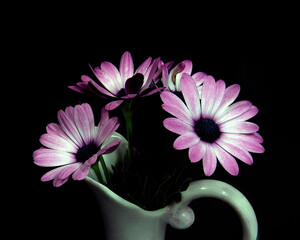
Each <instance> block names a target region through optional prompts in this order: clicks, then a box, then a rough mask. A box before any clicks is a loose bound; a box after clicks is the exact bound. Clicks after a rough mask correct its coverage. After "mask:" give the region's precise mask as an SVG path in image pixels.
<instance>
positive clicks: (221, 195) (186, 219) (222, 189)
mask: <svg viewBox="0 0 300 240" xmlns="http://www.w3.org/2000/svg"><path fill="white" fill-rule="evenodd" d="M204 197H212V198H217V199H220V200H222V201H224V202H226V203H228V204H229V205H230V206H231V207H233V209H234V210H235V211H236V212H237V214H238V216H239V218H240V220H241V222H242V227H243V240H256V239H257V233H258V226H257V219H256V216H255V212H254V210H253V208H252V206H251V204H250V203H249V201H248V200H247V198H246V197H245V196H244V195H243V194H242V193H241V192H240V191H238V190H237V189H236V188H234V187H232V186H231V185H229V184H227V183H224V182H221V181H217V180H199V181H195V182H192V183H191V184H190V186H189V187H188V189H187V190H186V191H184V192H182V200H181V202H180V203H178V204H174V205H173V206H172V207H171V209H170V212H169V213H170V215H169V219H168V223H169V224H170V225H171V226H172V227H173V228H176V229H186V228H188V227H190V226H191V225H192V224H193V222H194V220H195V216H194V212H193V210H192V209H191V208H190V207H189V206H188V205H189V204H190V202H192V201H193V200H196V199H199V198H204Z"/></svg>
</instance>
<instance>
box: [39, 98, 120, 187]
mask: <svg viewBox="0 0 300 240" xmlns="http://www.w3.org/2000/svg"><path fill="white" fill-rule="evenodd" d="M57 116H58V121H59V124H56V123H50V124H48V125H47V127H46V130H47V133H46V134H43V135H42V136H41V138H40V142H41V144H42V145H43V146H44V147H42V148H40V149H38V150H36V151H35V152H34V153H33V158H34V163H35V164H36V165H38V166H42V167H57V168H54V169H52V170H51V171H49V172H47V173H46V174H44V175H43V176H42V178H41V180H42V181H50V180H54V181H53V185H54V186H55V187H59V186H61V185H62V184H64V183H65V182H66V181H67V180H68V179H69V178H70V177H71V176H72V178H73V179H74V180H82V179H84V178H85V177H86V176H87V175H88V173H89V170H90V167H91V165H93V164H94V163H95V162H96V161H97V158H98V157H99V156H100V155H102V154H108V153H111V152H113V151H114V150H115V149H117V147H118V146H119V144H120V142H121V140H119V139H117V140H114V141H112V142H111V143H108V144H106V142H107V140H108V139H109V138H110V137H111V136H112V134H113V133H114V132H115V131H116V129H117V128H118V127H119V122H118V119H117V118H116V117H113V118H109V116H108V112H107V111H106V110H105V109H102V114H101V120H100V122H99V125H98V127H95V125H94V115H93V111H92V109H91V107H90V105H89V104H87V103H85V104H82V105H77V106H75V107H67V108H66V110H65V111H62V110H60V111H59V112H58V114H57ZM105 144H106V145H105ZM103 146H104V147H103Z"/></svg>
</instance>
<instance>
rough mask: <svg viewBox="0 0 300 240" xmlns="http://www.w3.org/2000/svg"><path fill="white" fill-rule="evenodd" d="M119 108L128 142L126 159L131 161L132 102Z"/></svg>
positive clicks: (125, 103)
mask: <svg viewBox="0 0 300 240" xmlns="http://www.w3.org/2000/svg"><path fill="white" fill-rule="evenodd" d="M121 108H122V113H123V116H124V118H125V122H126V131H127V141H128V149H127V157H128V160H129V161H131V160H132V153H133V133H132V115H133V100H130V101H128V102H124V103H123V105H122V107H121Z"/></svg>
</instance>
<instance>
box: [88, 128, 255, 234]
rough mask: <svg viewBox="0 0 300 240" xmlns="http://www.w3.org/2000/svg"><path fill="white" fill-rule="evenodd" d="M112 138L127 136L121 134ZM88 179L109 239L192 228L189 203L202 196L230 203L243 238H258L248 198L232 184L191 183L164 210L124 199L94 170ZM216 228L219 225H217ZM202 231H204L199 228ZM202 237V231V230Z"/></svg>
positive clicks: (123, 147) (110, 159) (121, 149)
mask: <svg viewBox="0 0 300 240" xmlns="http://www.w3.org/2000/svg"><path fill="white" fill-rule="evenodd" d="M113 137H117V138H122V141H123V142H126V140H125V141H124V138H123V137H121V136H120V135H119V134H117V135H114V136H113ZM125 150H126V144H124V145H122V144H121V146H120V147H119V149H118V150H117V151H116V152H115V153H113V154H112V155H110V154H109V155H107V156H106V157H105V158H104V160H105V161H107V163H108V162H110V163H115V162H116V159H115V158H116V157H120V156H121V157H122V155H123V154H125ZM85 181H86V182H87V183H88V185H89V186H90V188H91V189H92V191H93V192H94V194H95V196H96V198H97V201H98V203H99V206H100V209H101V214H102V219H103V223H104V227H105V235H106V240H164V239H165V232H166V226H167V224H170V225H171V226H172V227H174V228H176V229H186V228H188V227H190V226H191V225H192V224H193V222H194V219H195V215H194V212H193V210H192V209H191V208H190V207H189V206H188V205H189V204H190V202H192V201H194V200H196V199H199V198H203V197H211V198H217V199H219V200H222V201H224V202H226V203H228V204H229V205H230V206H231V207H232V208H233V209H234V210H235V211H236V212H237V214H238V216H239V218H240V220H241V223H242V227H243V240H256V238H257V230H258V226H257V220H256V216H255V212H254V210H253V208H252V206H251V204H250V203H249V201H248V200H247V199H246V197H245V196H244V195H243V194H242V193H241V192H239V191H238V190H237V189H235V188H234V187H232V186H231V185H229V184H227V183H224V182H221V181H217V180H199V181H195V182H192V183H191V184H190V185H189V187H188V189H187V190H186V191H184V192H182V193H181V196H182V200H181V201H180V202H179V203H174V204H171V205H169V206H166V207H164V208H162V209H159V210H155V211H146V210H144V209H142V208H140V207H138V206H136V205H135V204H133V203H131V202H129V201H127V200H125V199H123V198H121V197H120V196H118V195H117V194H115V193H114V192H112V191H111V190H110V189H109V188H107V187H106V186H104V185H102V184H100V183H99V182H98V181H97V178H96V177H95V175H94V174H93V173H92V172H91V173H90V174H89V176H88V177H86V179H85ZM216 228H217V226H216ZM200 231H201V230H200ZM199 237H200V239H201V232H200V233H199Z"/></svg>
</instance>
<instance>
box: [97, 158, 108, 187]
mask: <svg viewBox="0 0 300 240" xmlns="http://www.w3.org/2000/svg"><path fill="white" fill-rule="evenodd" d="M98 159H99V161H100V164H101V167H102V169H103V172H104V176H105V178H106V184H108V183H110V174H109V172H108V169H107V167H106V164H105V162H104V158H103V156H102V155H100V156H99V158H98Z"/></svg>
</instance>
